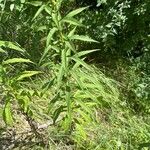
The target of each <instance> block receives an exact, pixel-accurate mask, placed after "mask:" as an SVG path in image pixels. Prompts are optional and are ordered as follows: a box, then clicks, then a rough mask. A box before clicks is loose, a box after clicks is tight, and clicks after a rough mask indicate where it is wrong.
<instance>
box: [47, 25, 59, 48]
mask: <svg viewBox="0 0 150 150" xmlns="http://www.w3.org/2000/svg"><path fill="white" fill-rule="evenodd" d="M56 31H58V29H57V28H56V27H54V28H52V29H51V30H50V31H49V33H48V36H47V40H46V47H47V46H49V44H50V42H51V40H52V38H53V35H54V34H55V32H56Z"/></svg>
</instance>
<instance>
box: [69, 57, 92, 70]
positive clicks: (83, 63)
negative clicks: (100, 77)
mask: <svg viewBox="0 0 150 150" xmlns="http://www.w3.org/2000/svg"><path fill="white" fill-rule="evenodd" d="M71 59H72V60H74V61H75V62H77V63H78V64H80V65H82V66H83V67H85V68H86V69H88V70H91V67H90V66H89V65H88V64H87V63H85V62H84V61H83V60H82V59H79V58H77V57H71ZM73 68H74V67H73Z"/></svg>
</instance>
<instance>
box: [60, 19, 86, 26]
mask: <svg viewBox="0 0 150 150" xmlns="http://www.w3.org/2000/svg"><path fill="white" fill-rule="evenodd" d="M62 22H66V23H70V24H72V25H75V26H84V25H83V24H82V23H80V21H78V20H76V19H74V18H64V19H62Z"/></svg>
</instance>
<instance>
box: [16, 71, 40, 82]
mask: <svg viewBox="0 0 150 150" xmlns="http://www.w3.org/2000/svg"><path fill="white" fill-rule="evenodd" d="M39 73H42V72H40V71H24V72H23V73H22V74H21V75H20V76H19V77H18V78H17V80H22V79H24V78H28V77H31V76H33V75H37V74H39Z"/></svg>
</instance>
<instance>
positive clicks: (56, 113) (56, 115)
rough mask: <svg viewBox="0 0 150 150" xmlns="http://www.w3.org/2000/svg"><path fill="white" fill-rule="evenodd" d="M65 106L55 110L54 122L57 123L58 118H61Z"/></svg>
mask: <svg viewBox="0 0 150 150" xmlns="http://www.w3.org/2000/svg"><path fill="white" fill-rule="evenodd" d="M64 108H65V106H60V107H59V108H58V109H56V110H55V112H54V114H53V122H54V123H55V122H56V120H57V119H58V117H59V116H60V113H61V112H63V110H64Z"/></svg>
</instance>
